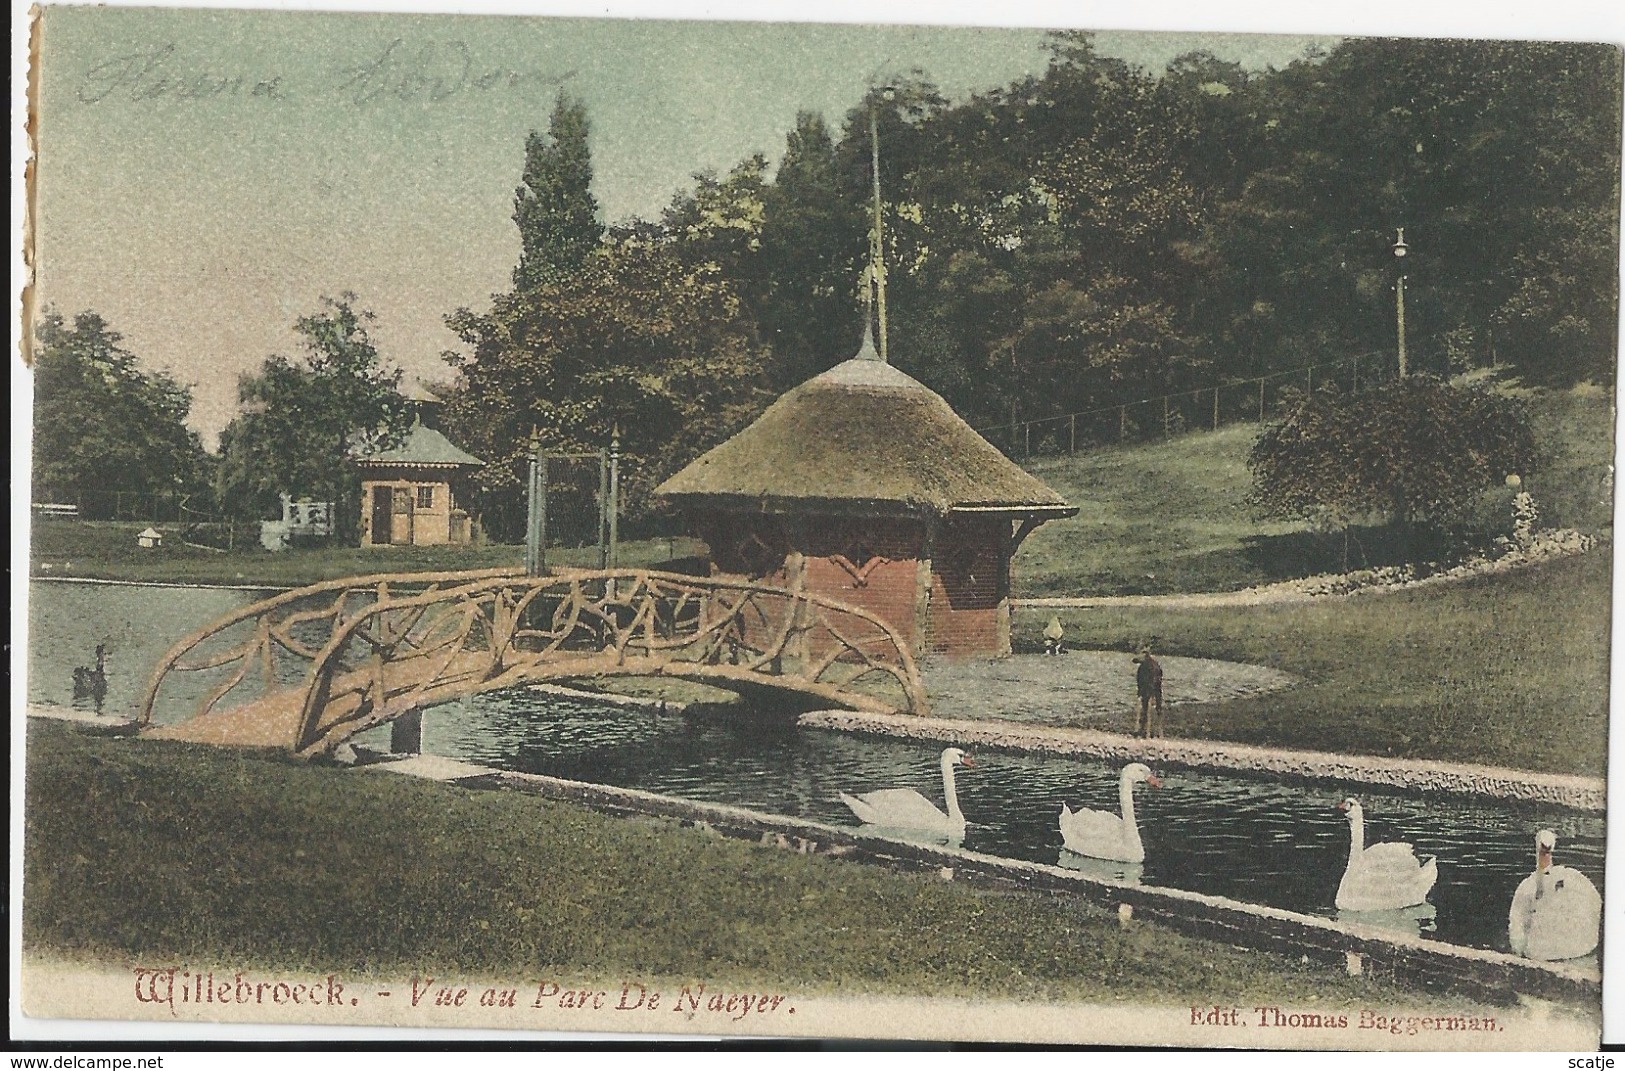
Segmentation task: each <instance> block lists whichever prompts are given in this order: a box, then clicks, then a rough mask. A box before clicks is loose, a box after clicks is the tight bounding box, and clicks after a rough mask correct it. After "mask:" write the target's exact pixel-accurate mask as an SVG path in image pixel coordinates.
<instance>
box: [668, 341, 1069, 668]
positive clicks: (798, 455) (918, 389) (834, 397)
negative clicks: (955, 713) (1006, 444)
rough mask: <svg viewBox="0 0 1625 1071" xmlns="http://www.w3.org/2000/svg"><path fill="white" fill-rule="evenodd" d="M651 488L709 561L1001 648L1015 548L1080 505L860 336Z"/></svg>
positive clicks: (937, 637)
mask: <svg viewBox="0 0 1625 1071" xmlns="http://www.w3.org/2000/svg"><path fill="white" fill-rule="evenodd" d="M656 493H657V494H659V495H662V496H664V497H665V498H667V499H668V500H669V501H671V502H672V503H673V504H674V505H676V506H678V507H679V508H681V509H683V510H684V511H685V512H686V513H687V514H688V515H689V516H690V517H691V518H692V519H693V521H694V524H695V527H696V528H698V529H699V530H700V534H701V535H702V537H704V538H705V539H706V541H707V542H708V544H709V545H710V546H711V550H712V565H713V569H714V570H715V571H718V572H729V573H744V574H748V575H756V576H762V577H770V578H776V580H777V581H778V582H784V583H787V584H788V583H792V582H796V581H799V582H801V583H803V584H806V585H808V586H809V587H810V588H813V589H816V590H819V591H821V592H822V593H824V594H827V595H830V596H831V597H834V598H839V599H843V600H845V601H848V602H855V603H858V604H860V605H864V606H865V607H866V608H868V609H871V610H874V611H875V612H877V613H880V614H881V615H882V616H884V617H886V618H887V619H888V620H890V621H891V622H892V624H893V625H894V626H896V627H898V628H899V629H900V630H901V631H902V632H903V633H904V634H905V635H906V636H910V637H912V639H913V641H914V644H915V646H916V649H917V650H920V651H922V652H923V651H925V650H938V651H945V652H948V653H955V654H1005V653H1008V652H1009V649H1010V637H1009V587H1010V585H1009V571H1010V569H1009V566H1010V557H1011V555H1012V554H1014V552H1015V549H1016V546H1017V545H1019V543H1020V541H1021V539H1023V538H1025V536H1026V535H1027V533H1028V532H1030V531H1031V530H1032V529H1033V528H1035V527H1037V525H1039V524H1041V523H1043V521H1045V520H1048V519H1051V518H1054V517H1067V516H1071V515H1073V514H1075V513H1076V512H1077V509H1076V508H1075V507H1073V506H1070V505H1068V504H1067V503H1066V501H1065V500H1064V499H1062V498H1061V496H1060V495H1058V494H1056V493H1055V492H1054V491H1053V490H1051V489H1050V488H1048V487H1046V486H1045V485H1044V484H1043V482H1042V481H1040V480H1038V479H1037V478H1036V477H1034V476H1032V475H1031V474H1029V473H1027V472H1025V471H1024V470H1023V469H1022V468H1021V467H1020V466H1018V465H1016V464H1015V463H1014V462H1013V461H1011V460H1010V459H1009V458H1007V457H1005V456H1004V455H1003V454H1002V453H1000V452H999V450H998V449H997V448H996V447H994V446H993V445H992V444H991V443H989V442H988V441H987V440H986V439H983V438H982V437H981V436H980V435H978V434H977V433H976V432H975V431H974V430H972V428H971V427H970V425H968V424H966V423H965V421H964V420H963V419H961V418H960V416H959V415H958V414H957V413H955V412H954V411H953V409H952V407H950V406H949V405H948V403H947V402H945V401H944V400H943V399H942V398H941V397H940V396H939V395H938V394H936V393H935V392H933V391H931V390H930V389H928V388H927V387H925V386H924V385H923V384H921V383H920V382H918V381H917V380H915V379H913V378H912V377H910V376H908V375H906V374H905V373H903V372H901V371H899V370H898V369H896V368H893V367H892V366H890V365H889V364H886V363H885V362H883V361H881V360H880V358H879V357H878V355H877V354H876V353H875V350H874V345H873V342H872V341H871V340H870V338H869V336H868V335H867V333H866V334H865V337H864V344H863V348H862V349H861V350H860V352H859V353H858V355H857V356H856V357H853V358H852V359H850V360H848V361H845V362H843V363H841V364H838V365H836V366H835V367H834V368H831V369H830V370H829V371H827V372H824V373H822V374H821V375H817V376H814V377H813V378H812V379H810V380H808V381H807V382H805V383H803V384H801V385H800V386H798V387H796V388H795V389H793V390H791V391H789V392H788V393H786V394H785V395H784V396H783V397H781V398H779V400H778V401H776V402H774V403H773V405H772V406H770V407H769V408H768V409H767V411H766V412H764V413H763V414H762V415H761V416H760V417H759V418H758V419H757V420H756V421H755V422H754V423H753V424H751V425H750V426H749V427H747V428H746V429H745V430H744V431H741V432H740V433H739V434H737V435H735V436H734V437H733V438H731V439H729V440H727V441H726V442H724V443H722V444H721V445H719V446H717V447H715V448H714V449H712V450H711V451H709V452H708V453H706V454H705V455H703V456H702V457H700V458H698V459H697V460H695V461H694V462H693V463H692V464H690V465H689V466H688V467H686V468H685V469H683V470H682V471H681V472H679V473H677V475H675V476H673V477H672V478H671V479H669V480H667V481H666V482H665V483H663V484H661V485H660V486H659V487H658V488H657V489H656ZM1012 525H1016V526H1017V527H1016V528H1015V529H1014V530H1013V528H1012ZM905 586H906V588H907V591H906V593H905V591H904V590H903V588H904V587H905ZM905 594H906V597H905Z"/></svg>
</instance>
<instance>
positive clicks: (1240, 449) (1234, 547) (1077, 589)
mask: <svg viewBox="0 0 1625 1071" xmlns="http://www.w3.org/2000/svg"><path fill="white" fill-rule="evenodd" d="M1257 435H1258V427H1257V425H1253V424H1238V425H1235V426H1233V427H1228V428H1221V429H1219V430H1218V431H1215V432H1200V433H1196V434H1192V435H1185V436H1182V437H1180V438H1176V439H1170V440H1168V441H1166V442H1158V443H1151V444H1148V445H1135V446H1108V447H1103V448H1100V449H1096V450H1091V451H1088V452H1086V453H1080V454H1077V455H1073V456H1070V457H1062V458H1050V459H1045V460H1035V461H1034V462H1032V463H1031V464H1030V465H1029V466H1028V467H1029V469H1030V470H1031V471H1032V472H1033V474H1034V475H1036V476H1037V477H1038V478H1039V479H1041V480H1043V481H1044V482H1045V483H1047V484H1049V485H1050V486H1051V487H1053V488H1054V489H1055V490H1056V491H1058V492H1060V494H1061V495H1063V496H1064V497H1065V498H1066V500H1067V501H1068V502H1071V503H1072V504H1073V505H1075V506H1078V507H1079V511H1078V515H1077V516H1076V517H1071V518H1067V519H1065V520H1058V521H1050V522H1048V523H1047V524H1045V525H1043V526H1042V527H1040V528H1039V529H1038V530H1037V531H1035V532H1034V533H1033V534H1032V535H1030V536H1028V537H1027V540H1026V542H1025V543H1023V544H1022V547H1021V551H1020V553H1019V554H1018V555H1017V557H1016V560H1015V587H1016V594H1017V595H1018V596H1019V595H1029V596H1032V595H1079V594H1090V595H1119V594H1162V593H1165V592H1179V591H1226V590H1231V589H1235V588H1243V587H1247V586H1249V585H1252V584H1260V583H1267V582H1269V581H1271V580H1278V579H1281V578H1282V576H1283V575H1290V573H1287V574H1282V573H1279V572H1277V571H1275V570H1274V569H1272V568H1271V566H1270V563H1269V560H1268V558H1267V557H1266V556H1265V555H1264V554H1263V553H1262V552H1261V551H1260V550H1258V549H1257V548H1256V547H1255V546H1254V542H1256V540H1257V539H1258V538H1259V537H1263V536H1281V535H1286V534H1288V533H1293V532H1297V531H1300V530H1301V529H1302V527H1303V526H1302V525H1299V524H1294V523H1282V522H1274V523H1271V522H1261V521H1260V520H1259V519H1258V517H1256V516H1255V515H1254V514H1253V513H1252V512H1251V511H1250V510H1249V509H1248V508H1247V507H1246V505H1245V503H1244V498H1245V496H1246V493H1247V488H1248V487H1249V486H1250V480H1251V477H1250V475H1249V474H1248V471H1247V452H1248V451H1249V450H1251V449H1252V445H1253V440H1254V439H1255V438H1256V437H1257ZM1300 575H1301V574H1300Z"/></svg>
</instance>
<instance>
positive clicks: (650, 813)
mask: <svg viewBox="0 0 1625 1071" xmlns="http://www.w3.org/2000/svg"><path fill="white" fill-rule="evenodd" d="M418 764H421V766H422V768H421V769H419V768H415V766H417V765H418ZM355 769H356V770H358V771H360V770H368V771H370V770H378V771H388V772H394V773H401V774H408V775H413V776H420V777H429V778H431V779H433V780H441V781H455V782H456V783H457V784H460V785H462V786H464V787H467V788H498V789H508V790H511V791H519V792H526V793H530V794H534V795H537V796H541V797H543V798H546V799H554V800H563V801H568V802H572V803H576V804H580V805H583V806H587V807H591V808H592V809H594V810H597V811H601V812H604V813H608V814H618V815H623V816H639V817H644V818H659V819H666V820H675V821H679V822H681V823H683V824H684V825H688V826H692V827H695V828H698V829H700V830H702V831H704V832H708V833H711V834H714V835H719V836H727V837H735V838H738V837H743V838H749V839H753V840H756V841H757V843H758V844H760V845H761V846H763V847H765V848H777V849H781V850H787V851H794V852H797V853H799V854H803V855H821V856H835V857H839V858H847V859H850V860H852V861H854V862H858V861H864V862H877V863H882V864H890V865H893V866H900V867H902V868H905V869H932V868H934V869H935V870H936V871H937V873H938V875H939V876H940V877H942V878H943V879H945V880H955V879H959V878H965V879H971V880H974V881H976V882H981V883H990V884H993V885H1004V886H1006V887H1010V886H1014V887H1018V888H1024V889H1031V890H1042V891H1048V892H1052V893H1066V894H1072V895H1075V896H1079V897H1080V898H1082V899H1085V900H1088V901H1090V902H1093V903H1096V904H1099V905H1100V906H1103V907H1107V908H1108V909H1109V908H1111V907H1113V906H1115V907H1116V909H1117V911H1118V916H1119V918H1120V919H1121V920H1123V922H1124V923H1125V924H1127V922H1128V921H1129V920H1130V919H1146V920H1150V921H1155V922H1159V923H1162V924H1164V925H1167V926H1169V927H1170V928H1172V929H1175V930H1178V931H1180V932H1183V933H1186V934H1189V935H1191V936H1196V937H1202V938H1207V939H1212V940H1218V941H1221V942H1224V943H1226V944H1231V945H1240V946H1243V947H1252V948H1262V949H1268V950H1271V951H1275V952H1280V953H1286V954H1289V955H1294V956H1297V955H1302V956H1303V957H1304V958H1305V959H1308V958H1310V957H1313V958H1314V959H1316V960H1318V961H1319V962H1321V963H1326V964H1335V965H1341V966H1343V967H1344V968H1346V969H1347V970H1348V972H1349V973H1351V974H1361V973H1377V974H1385V975H1390V976H1394V977H1397V978H1402V979H1405V980H1407V981H1410V982H1412V983H1419V984H1422V985H1426V986H1436V987H1441V986H1442V987H1447V988H1449V989H1451V990H1453V991H1456V992H1461V993H1466V994H1470V995H1472V996H1473V997H1476V998H1478V999H1484V1000H1490V1001H1495V1002H1502V1001H1506V1000H1508V999H1509V998H1510V997H1511V996H1512V995H1513V994H1525V995H1529V996H1540V997H1546V998H1549V999H1550V998H1555V999H1559V1000H1578V1001H1581V1002H1584V1003H1590V1002H1592V1001H1595V1000H1596V999H1597V998H1598V994H1599V988H1600V985H1601V975H1600V973H1599V972H1598V970H1597V969H1596V968H1595V967H1591V966H1586V965H1576V964H1567V963H1544V962H1539V961H1535V960H1529V959H1524V958H1522V957H1520V956H1514V955H1510V954H1508V953H1505V952H1494V951H1490V950H1487V949H1480V948H1472V947H1469V946H1464V945H1452V944H1447V943H1445V942H1441V941H1432V940H1427V939H1425V938H1421V937H1414V936H1405V935H1402V934H1395V933H1391V932H1388V931H1384V930H1381V929H1377V928H1373V927H1370V926H1364V925H1359V924H1355V923H1349V922H1341V921H1333V920H1331V919H1324V918H1319V917H1316V916H1313V915H1305V914H1300V913H1298V912H1295V911H1287V910H1285V909H1282V908H1274V907H1266V906H1263V905H1260V904H1249V903H1244V902H1242V901H1239V900H1232V899H1229V898H1228V897H1223V896H1212V895H1208V894H1204V893H1195V892H1188V891H1185V890H1183V889H1170V888H1164V887H1161V886H1144V885H1138V884H1135V883H1132V882H1126V881H1114V880H1110V879H1106V878H1099V877H1095V876H1093V875H1086V874H1080V873H1077V872H1076V871H1071V870H1068V869H1066V868H1064V867H1060V866H1055V865H1051V864H1047V863H1035V862H1027V861H1024V860H1016V859H1006V858H1003V857H1001V856H993V855H984V854H982V853H980V852H973V851H967V850H965V849H963V848H954V847H949V846H946V845H930V844H920V843H915V842H912V841H903V840H894V839H892V838H889V837H880V836H875V835H873V834H870V833H867V832H865V831H863V830H862V829H853V828H848V827H844V826H833V825H828V824H825V823H822V822H816V821H812V820H809V819H803V818H795V817H791V816H788V815H778V814H766V813H761V812H757V811H751V810H746V809H744V808H741V807H732V806H729V805H726V804H719V803H702V802H699V801H695V800H685V799H678V798H675V797H671V796H662V795H658V794H656V793H652V792H643V791H639V790H637V789H628V788H616V787H612V786H608V785H596V784H589V783H586V782H581V781H569V780H565V779H563V778H558V777H549V776H546V775H543V774H524V773H511V772H505V771H497V770H491V769H488V768H484V767H480V766H476V765H471V764H467V763H461V762H447V761H446V760H437V759H433V758H431V757H425V758H423V759H416V758H412V759H405V760H401V761H395V762H381V763H377V764H373V765H369V766H359V767H356V768H355Z"/></svg>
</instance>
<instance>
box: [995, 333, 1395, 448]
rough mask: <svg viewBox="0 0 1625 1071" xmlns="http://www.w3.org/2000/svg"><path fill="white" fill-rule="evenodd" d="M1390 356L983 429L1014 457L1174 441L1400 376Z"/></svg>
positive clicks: (1377, 355)
mask: <svg viewBox="0 0 1625 1071" xmlns="http://www.w3.org/2000/svg"><path fill="white" fill-rule="evenodd" d="M1397 374H1398V372H1397V368H1396V367H1395V364H1394V361H1393V357H1392V354H1385V353H1383V352H1382V351H1380V350H1374V351H1372V352H1370V353H1358V354H1354V355H1353V356H1350V357H1343V358H1340V359H1339V360H1336V361H1322V362H1318V363H1316V364H1309V365H1303V366H1301V367H1299V368H1290V369H1286V370H1284V371H1280V372H1270V373H1268V374H1266V375H1262V376H1254V377H1252V378H1249V379H1236V380H1231V381H1230V382H1228V383H1220V384H1216V385H1214V386H1211V387H1199V388H1197V389H1195V390H1187V391H1180V392H1178V393H1175V394H1163V395H1158V396H1156V397H1152V398H1141V399H1138V400H1136V401H1132V402H1119V403H1118V404H1116V405H1103V406H1099V407H1097V408H1094V409H1085V410H1081V411H1079V412H1076V413H1065V414H1063V415H1061V416H1052V417H1039V418H1036V419H1032V420H1017V421H1013V422H1011V423H1008V424H1003V425H998V426H993V427H983V428H978V429H977V431H978V432H979V433H980V434H982V435H983V436H985V437H986V438H988V439H989V440H990V441H992V442H996V443H1002V444H1003V447H1004V450H1005V453H1007V454H1009V455H1010V456H1012V457H1022V458H1029V457H1038V456H1044V455H1054V454H1075V453H1077V452H1078V451H1079V450H1080V449H1089V448H1091V447H1096V446H1103V445H1107V444H1111V443H1126V442H1146V441H1148V440H1153V439H1169V438H1172V437H1174V436H1175V435H1182V434H1184V433H1186V432H1191V431H1217V430H1218V429H1219V428H1221V427H1224V426H1225V425H1228V424H1239V423H1258V424H1261V423H1263V422H1264V421H1266V420H1268V419H1270V417H1271V416H1274V415H1277V414H1279V413H1280V412H1281V410H1282V407H1283V405H1284V404H1285V402H1286V400H1287V399H1288V398H1291V397H1294V396H1297V395H1299V394H1301V393H1303V392H1308V393H1311V394H1312V393H1314V392H1315V391H1317V390H1321V389H1322V388H1325V387H1328V386H1333V385H1335V386H1336V387H1338V388H1339V389H1341V390H1346V391H1361V390H1366V389H1368V388H1370V387H1375V386H1377V385H1378V384H1380V383H1387V382H1391V381H1392V380H1393V379H1394V378H1395V377H1396V376H1397Z"/></svg>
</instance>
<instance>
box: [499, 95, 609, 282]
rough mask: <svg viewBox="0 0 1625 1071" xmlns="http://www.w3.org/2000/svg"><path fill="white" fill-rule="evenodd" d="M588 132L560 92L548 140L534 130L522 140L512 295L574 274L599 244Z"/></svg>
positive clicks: (578, 109) (583, 117)
mask: <svg viewBox="0 0 1625 1071" xmlns="http://www.w3.org/2000/svg"><path fill="white" fill-rule="evenodd" d="M587 130H588V127H587V109H586V106H585V105H583V104H582V103H581V102H580V101H575V100H571V99H570V98H569V97H567V96H566V95H565V94H564V93H562V92H561V93H560V94H559V96H558V100H557V101H556V102H555V103H554V106H553V117H552V119H551V120H550V122H549V123H548V134H547V137H546V138H544V137H542V135H540V134H538V133H537V132H535V131H534V130H533V131H531V133H530V136H529V137H527V138H526V139H525V170H524V178H523V182H524V184H523V185H522V186H520V187H519V188H518V189H516V190H515V191H514V197H513V221H514V223H516V224H518V226H519V240H520V251H519V265H518V267H516V268H514V270H513V285H514V288H515V289H516V290H528V289H530V288H531V287H533V286H537V285H539V284H541V283H544V282H548V281H551V280H555V279H557V278H558V277H559V276H560V275H561V274H568V273H570V272H573V271H576V270H577V269H579V268H580V267H581V264H582V262H583V261H585V260H586V259H587V256H588V254H590V253H591V252H592V251H593V250H594V249H595V248H597V246H598V243H599V242H600V241H602V240H603V235H604V229H603V227H602V226H600V225H599V222H598V201H597V200H596V199H595V198H594V197H593V195H592V152H591V150H590V149H589V147H588V145H587Z"/></svg>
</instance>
